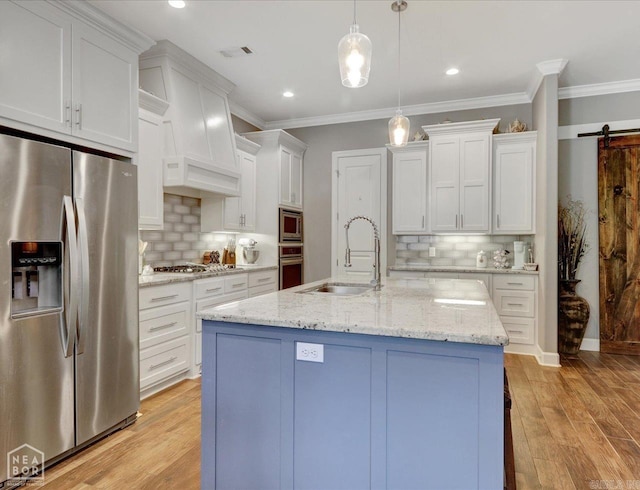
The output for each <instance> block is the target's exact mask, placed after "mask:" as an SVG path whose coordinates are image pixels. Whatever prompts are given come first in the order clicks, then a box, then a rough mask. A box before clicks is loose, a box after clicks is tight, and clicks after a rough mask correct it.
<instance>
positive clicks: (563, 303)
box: [558, 279, 590, 355]
mask: <svg viewBox="0 0 640 490" xmlns="http://www.w3.org/2000/svg"><path fill="white" fill-rule="evenodd" d="M579 282H580V281H579V280H578V279H574V280H568V281H562V280H561V281H560V296H559V298H558V352H560V353H561V354H570V355H574V354H577V353H578V352H579V351H580V344H581V343H582V338H583V337H584V332H585V331H586V330H587V322H588V321H589V311H590V310H589V303H588V302H587V300H586V299H584V298H583V297H581V296H578V295H577V294H576V286H577V285H578V283H579Z"/></svg>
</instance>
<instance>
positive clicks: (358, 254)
mask: <svg viewBox="0 0 640 490" xmlns="http://www.w3.org/2000/svg"><path fill="white" fill-rule="evenodd" d="M386 166H387V150H386V149H385V148H374V149H370V150H352V151H340V152H334V153H333V199H332V201H333V208H334V209H333V211H334V212H333V223H334V226H333V237H332V243H333V253H332V271H333V275H334V276H342V275H348V276H362V277H367V276H372V277H373V262H374V253H373V249H374V239H373V236H374V235H373V227H372V226H371V224H370V223H368V222H367V221H365V220H357V221H354V222H353V223H352V224H351V226H350V228H349V247H350V249H351V267H349V268H345V251H346V236H345V228H344V226H345V224H346V223H347V221H349V220H350V219H351V218H353V217H354V216H366V217H367V218H370V219H372V220H373V221H374V222H375V223H376V224H377V225H378V230H379V233H380V239H381V245H382V249H381V253H380V255H381V259H382V263H381V274H382V275H385V274H386V260H385V259H386V247H385V242H386V214H387V211H386V206H387V202H386V201H387V199H386V196H387V187H386V175H387V170H386Z"/></svg>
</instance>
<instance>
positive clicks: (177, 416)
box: [43, 380, 200, 490]
mask: <svg viewBox="0 0 640 490" xmlns="http://www.w3.org/2000/svg"><path fill="white" fill-rule="evenodd" d="M140 412H141V413H142V416H141V417H139V418H138V420H137V421H136V423H135V424H133V425H131V426H129V427H127V428H126V429H123V430H121V431H118V432H116V433H114V434H112V435H111V436H109V437H107V438H106V439H103V440H102V441H100V442H98V443H96V444H94V445H93V446H91V447H89V448H87V449H85V450H84V451H82V452H81V453H79V454H77V455H75V456H72V457H71V458H69V459H67V460H65V461H63V462H61V463H60V464H58V465H56V466H54V467H52V468H49V469H47V470H46V471H45V485H44V487H43V488H45V489H46V490H56V489H60V490H63V489H64V490H69V489H100V490H102V489H104V490H106V489H124V488H129V489H136V490H138V489H141V490H142V489H144V490H147V489H148V490H156V489H161V488H162V489H165V488H166V489H171V488H175V489H180V490H191V489H193V490H197V489H199V488H200V380H186V381H183V382H182V383H180V384H178V385H176V386H174V387H172V388H171V389H169V390H166V391H164V392H162V393H159V394H157V395H155V396H152V397H150V398H147V399H146V400H144V401H143V402H142V406H141V407H140Z"/></svg>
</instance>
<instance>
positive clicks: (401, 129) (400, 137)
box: [389, 0, 409, 146]
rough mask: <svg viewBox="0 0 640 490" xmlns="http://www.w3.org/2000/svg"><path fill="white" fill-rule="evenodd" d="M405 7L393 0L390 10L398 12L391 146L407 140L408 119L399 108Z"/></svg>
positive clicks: (398, 0)
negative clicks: (401, 14) (396, 71)
mask: <svg viewBox="0 0 640 490" xmlns="http://www.w3.org/2000/svg"><path fill="white" fill-rule="evenodd" d="M406 9H407V2H406V1H405V0H395V1H394V2H393V3H392V4H391V10H393V11H394V12H398V110H397V111H396V115H395V116H393V117H392V118H391V119H390V120H389V144H390V145H391V146H405V145H406V144H407V142H408V141H409V119H407V118H406V117H405V116H403V115H402V111H401V110H400V13H401V12H403V11H404V10H406Z"/></svg>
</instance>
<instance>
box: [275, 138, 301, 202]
mask: <svg viewBox="0 0 640 490" xmlns="http://www.w3.org/2000/svg"><path fill="white" fill-rule="evenodd" d="M302 197H303V196H302V152H300V151H299V150H298V149H296V148H288V147H286V146H281V147H280V204H281V205H282V206H287V207H290V208H297V209H302Z"/></svg>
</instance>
